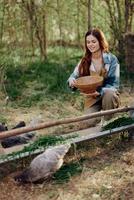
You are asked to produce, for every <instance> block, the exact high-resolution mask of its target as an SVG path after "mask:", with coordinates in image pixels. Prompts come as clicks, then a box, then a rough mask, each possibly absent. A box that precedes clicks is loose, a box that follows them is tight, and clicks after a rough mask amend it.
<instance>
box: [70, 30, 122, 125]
mask: <svg viewBox="0 0 134 200" xmlns="http://www.w3.org/2000/svg"><path fill="white" fill-rule="evenodd" d="M108 46H109V45H108V42H107V40H106V38H105V36H104V33H103V32H102V31H101V30H100V29H97V28H93V29H91V30H89V31H88V32H87V33H86V34H85V50H86V51H85V55H84V56H83V58H82V59H81V60H80V62H79V63H78V65H77V66H76V67H75V69H74V72H73V73H72V74H71V75H70V77H69V79H68V83H69V86H70V87H71V88H72V89H73V88H75V87H76V79H77V78H80V77H83V76H96V75H97V76H98V75H99V76H102V77H103V79H104V81H103V84H102V86H101V87H98V88H97V89H96V91H95V92H93V93H89V94H86V95H84V96H85V105H86V106H85V111H86V114H89V113H92V112H97V111H100V110H101V109H102V110H108V109H114V108H117V107H119V105H120V98H119V92H118V88H119V63H118V60H117V58H116V56H114V55H113V54H112V53H110V52H109V47H108ZM91 97H92V98H94V99H95V100H94V101H92V103H91ZM107 118H108V119H109V118H111V116H108V117H107ZM97 121H98V119H92V120H90V123H89V125H91V126H92V125H95V124H96V122H97Z"/></svg>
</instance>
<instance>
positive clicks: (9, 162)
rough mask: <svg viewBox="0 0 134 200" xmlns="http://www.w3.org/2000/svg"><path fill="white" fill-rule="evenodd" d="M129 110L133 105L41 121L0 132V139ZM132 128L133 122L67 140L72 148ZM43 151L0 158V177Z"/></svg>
mask: <svg viewBox="0 0 134 200" xmlns="http://www.w3.org/2000/svg"><path fill="white" fill-rule="evenodd" d="M130 110H134V107H122V108H117V109H112V110H108V111H100V112H96V113H92V114H90V115H84V116H81V117H76V118H69V119H62V120H57V121H54V122H47V123H41V124H38V125H35V126H32V127H24V128H18V129H14V130H10V131H5V132H2V133H1V134H0V139H3V138H7V137H11V136H15V135H20V134H22V133H26V132H30V131H33V130H40V129H43V128H48V127H52V126H58V125H61V124H69V123H73V122H78V121H83V120H87V119H91V118H95V117H100V116H105V115H110V114H115V113H120V112H128V111H130ZM133 129H134V124H132V125H127V126H122V127H119V128H115V129H111V130H107V131H102V132H98V133H90V134H89V135H86V136H80V137H76V138H73V139H70V141H69V142H70V143H71V144H72V148H73V146H74V145H73V144H75V145H79V144H82V143H83V142H85V141H91V140H95V139H97V138H101V137H105V136H108V135H113V134H118V133H121V132H124V131H132V130H133ZM43 151H44V148H41V149H37V150H35V151H33V152H31V153H29V152H26V153H22V154H20V155H19V156H18V155H16V156H13V157H12V156H9V157H8V158H3V159H0V178H3V177H4V176H5V175H7V174H9V173H11V172H13V171H16V169H20V168H22V166H24V165H27V164H28V163H29V162H30V161H31V159H33V158H34V157H35V156H36V155H38V154H40V153H42V152H43ZM70 152H74V151H70Z"/></svg>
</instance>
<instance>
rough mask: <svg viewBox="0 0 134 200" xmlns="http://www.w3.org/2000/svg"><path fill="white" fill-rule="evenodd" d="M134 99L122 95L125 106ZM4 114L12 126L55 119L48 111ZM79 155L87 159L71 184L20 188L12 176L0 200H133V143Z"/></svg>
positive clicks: (6, 180) (8, 111)
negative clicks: (35, 118)
mask: <svg viewBox="0 0 134 200" xmlns="http://www.w3.org/2000/svg"><path fill="white" fill-rule="evenodd" d="M133 99H134V94H129V93H128V91H124V93H122V94H121V101H122V106H125V105H126V106H127V105H129V104H130V103H131V102H132V101H133ZM67 107H68V109H73V108H71V107H69V106H67ZM1 111H2V112H3V114H4V115H5V117H6V118H7V120H8V122H9V124H10V125H11V126H12V124H13V123H18V121H20V119H21V120H24V121H26V122H29V121H30V120H31V118H32V117H33V116H39V115H40V114H41V115H42V117H43V119H46V121H49V118H51V115H52V113H49V111H48V110H45V109H44V110H41V109H39V108H35V109H33V108H30V109H28V110H27V109H23V110H22V109H15V108H14V109H13V108H8V107H3V108H1ZM55 112H56V110H55ZM52 118H53V117H52ZM46 132H47V131H46ZM42 133H44V131H42ZM77 153H78V155H79V156H81V157H84V158H85V160H84V162H83V171H82V173H81V174H79V175H76V176H73V177H70V180H69V182H67V183H64V184H55V182H53V181H52V180H50V181H48V182H44V183H42V184H36V185H34V184H27V185H21V186H20V185H17V184H16V182H14V180H13V178H12V177H13V175H14V174H10V175H9V176H7V177H5V178H4V179H3V180H2V181H1V182H0V200H50V199H51V200H71V199H72V200H81V199H83V200H108V199H109V200H134V141H131V142H128V141H125V142H124V143H123V142H117V143H114V142H113V143H112V144H110V145H107V146H105V147H102V148H100V147H96V148H95V149H94V151H93V152H90V151H89V152H87V153H86V154H85V155H84V156H83V150H81V151H80V152H77Z"/></svg>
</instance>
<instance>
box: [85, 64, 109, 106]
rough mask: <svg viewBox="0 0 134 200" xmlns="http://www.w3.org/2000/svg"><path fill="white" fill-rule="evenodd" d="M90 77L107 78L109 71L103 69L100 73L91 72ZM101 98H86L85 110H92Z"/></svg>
mask: <svg viewBox="0 0 134 200" xmlns="http://www.w3.org/2000/svg"><path fill="white" fill-rule="evenodd" d="M90 75H91V76H98V75H99V76H103V77H104V78H105V77H106V76H107V71H106V69H105V68H104V67H103V68H102V69H101V71H100V72H99V73H97V72H94V71H91V70H90ZM99 100H100V98H94V97H85V101H84V109H87V108H90V107H91V106H92V105H94V104H95V103H96V102H97V101H99Z"/></svg>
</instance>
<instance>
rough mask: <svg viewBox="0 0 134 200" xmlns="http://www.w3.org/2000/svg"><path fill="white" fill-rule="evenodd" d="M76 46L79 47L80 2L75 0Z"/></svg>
mask: <svg viewBox="0 0 134 200" xmlns="http://www.w3.org/2000/svg"><path fill="white" fill-rule="evenodd" d="M77 44H78V46H79V45H80V0H77Z"/></svg>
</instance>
